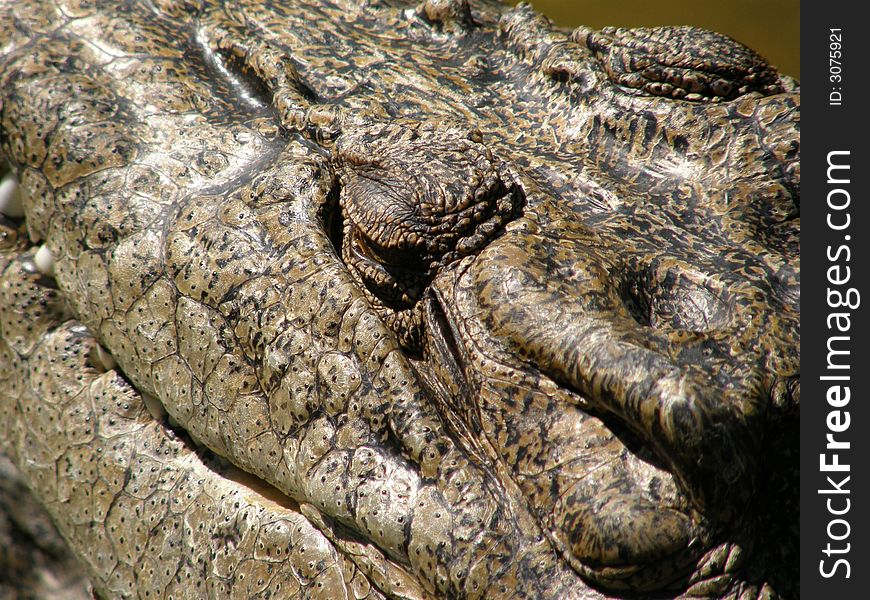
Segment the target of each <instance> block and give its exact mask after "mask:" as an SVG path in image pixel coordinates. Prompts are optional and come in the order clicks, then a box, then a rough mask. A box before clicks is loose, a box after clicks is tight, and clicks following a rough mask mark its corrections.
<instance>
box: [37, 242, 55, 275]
mask: <svg viewBox="0 0 870 600" xmlns="http://www.w3.org/2000/svg"><path fill="white" fill-rule="evenodd" d="M33 262H34V263H35V264H36V268H37V269H38V270H39V272H40V273H42V274H43V275H48V276H49V277H54V257H53V256H52V255H51V250H49V249H48V247H47V246H45V245H44V244H43V245H42V246H40V247H39V250H37V251H36V256H34V257H33Z"/></svg>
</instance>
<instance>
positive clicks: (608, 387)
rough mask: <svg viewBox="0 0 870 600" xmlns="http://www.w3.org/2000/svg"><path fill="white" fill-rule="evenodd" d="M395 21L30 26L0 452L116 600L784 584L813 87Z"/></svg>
mask: <svg viewBox="0 0 870 600" xmlns="http://www.w3.org/2000/svg"><path fill="white" fill-rule="evenodd" d="M399 4H400V3H398V2H396V3H394V2H383V3H380V2H361V3H354V2H350V1H348V0H335V1H334V2H327V1H324V2H313V1H310V0H300V1H299V2H296V3H291V2H286V3H284V2H281V3H266V2H262V1H259V2H253V1H250V2H248V1H237V2H230V1H224V2H205V1H202V2H181V1H179V2H174V1H169V0H164V1H154V2H149V3H138V2H132V1H131V2H125V3H121V4H119V3H115V2H112V3H99V2H98V3H95V4H93V5H92V4H86V3H77V2H73V1H69V2H67V1H59V2H34V3H28V4H25V5H21V4H20V3H16V5H15V8H14V9H13V8H12V6H11V5H10V4H6V5H3V7H2V10H3V15H4V16H3V18H0V28H2V29H0V40H2V43H0V48H3V52H4V54H3V56H2V57H0V91H2V96H0V101H2V107H0V109H2V112H0V143H2V152H3V154H4V156H5V157H6V159H7V160H8V161H9V163H10V164H11V165H12V167H13V169H14V171H15V172H16V173H17V176H18V178H19V181H20V183H21V189H22V192H23V195H24V197H25V211H26V223H25V222H24V221H21V220H12V219H6V218H4V220H3V221H2V223H0V225H2V226H3V228H4V229H3V230H2V231H3V237H2V242H3V245H2V255H0V256H2V262H0V267H2V278H0V362H2V364H8V365H11V368H10V369H8V370H7V371H6V372H4V373H2V374H0V424H2V425H0V449H2V451H3V452H4V453H5V454H6V455H7V456H9V457H10V458H11V460H12V461H13V462H14V463H15V464H16V466H17V468H18V469H19V470H20V473H21V477H22V478H23V479H24V480H25V481H27V483H28V485H29V487H30V488H31V489H32V490H33V492H34V495H35V496H36V497H37V498H38V499H39V501H40V502H42V503H43V504H44V505H45V506H46V508H47V510H48V512H49V514H51V515H52V518H53V519H54V521H55V523H56V524H57V526H58V529H59V530H60V532H61V533H62V535H63V536H64V537H65V539H66V540H67V542H68V544H69V546H70V548H71V550H72V551H73V553H74V554H75V555H77V556H78V557H79V559H80V561H81V563H82V565H83V566H84V568H85V571H86V573H87V576H88V577H89V578H90V580H91V581H92V583H93V585H94V587H95V589H96V590H97V591H98V593H100V594H102V595H104V596H106V597H143V598H144V597H155V596H160V597H162V596H165V597H169V596H170V595H171V596H172V597H175V598H179V597H190V598H201V597H206V596H211V597H228V596H229V597H240V598H247V597H255V596H256V597H258V596H261V595H262V596H264V597H265V596H268V595H272V596H274V595H279V596H281V597H284V596H288V597H292V596H297V595H298V596H306V595H320V596H321V597H325V598H337V597H345V596H346V597H369V596H370V597H375V598H376V597H384V596H385V597H491V598H502V597H504V598H507V597H528V598H589V599H591V598H602V597H613V596H619V597H622V596H629V597H646V596H648V595H650V594H651V595H654V596H665V597H677V596H680V597H683V596H685V597H721V598H760V597H790V596H794V595H796V593H797V592H796V585H797V584H796V581H797V577H796V566H795V563H796V556H797V555H796V547H797V533H796V514H797V513H796V488H794V486H793V483H794V481H795V480H796V479H795V477H794V473H795V472H796V464H797V463H796V458H797V454H796V436H795V435H794V434H795V432H796V424H797V414H798V407H799V367H798V365H799V346H798V341H799V325H798V323H799V266H798V239H799V102H800V96H799V92H798V90H797V89H796V86H795V83H794V82H793V81H791V80H789V79H787V78H783V77H779V76H778V75H777V74H776V72H775V70H774V69H773V68H772V67H770V66H769V65H767V63H766V62H765V61H764V60H763V59H762V58H760V57H758V56H757V55H756V54H755V53H753V52H752V51H750V50H748V49H746V48H744V47H742V46H740V45H739V44H737V43H736V42H733V41H732V40H730V39H728V38H725V37H723V36H719V35H717V34H712V33H710V32H704V31H700V30H696V29H691V28H657V29H652V30H618V29H610V28H608V29H604V30H602V31H600V32H592V31H590V30H588V29H585V28H580V29H578V30H577V31H575V32H573V33H572V34H569V33H567V32H563V31H560V30H558V29H554V28H552V27H551V26H550V25H549V23H548V22H547V21H546V20H545V19H544V18H543V17H540V16H539V15H537V14H535V13H534V12H532V11H531V10H530V9H528V8H527V7H518V8H516V9H508V8H507V7H504V6H500V5H497V4H492V3H489V2H480V3H477V2H475V3H472V4H469V3H468V2H465V1H464V0H429V1H427V2H424V3H423V4H420V5H418V6H413V5H407V6H406V5H401V6H399ZM22 6H23V8H22ZM13 11H14V12H13ZM13 14H14V15H15V18H12V17H11V16H10V15H13ZM35 243H41V244H45V246H46V247H47V248H48V249H50V250H51V252H52V254H53V255H54V257H55V265H54V271H55V273H56V281H55V280H53V279H50V278H48V277H46V276H44V275H41V274H40V273H38V272H37V270H36V269H35V267H34V266H33V260H34V259H33V256H34V253H35V248H34V247H33V244H35ZM97 342H98V343H99V344H101V345H102V346H104V347H105V349H106V350H108V352H110V353H111V355H112V356H113V357H114V358H115V359H116V360H117V363H118V366H117V368H114V369H112V368H110V369H108V370H105V369H104V370H102V371H101V370H100V369H96V368H94V367H93V366H90V365H89V364H88V362H89V360H90V362H94V363H95V364H96V362H95V361H94V360H93V359H92V358H91V359H89V356H92V355H93V354H94V351H93V350H92V349H93V348H94V344H95V343H97ZM156 401H159V403H160V404H162V406H163V407H164V408H165V411H166V412H167V413H168V415H169V417H170V419H166V418H164V417H161V416H160V411H159V410H155V409H154V408H153V407H154V405H155V404H156ZM146 405H150V406H152V409H151V410H150V411H149V410H146ZM199 444H201V446H198V445H199ZM195 447H199V448H200V449H199V450H197V449H195Z"/></svg>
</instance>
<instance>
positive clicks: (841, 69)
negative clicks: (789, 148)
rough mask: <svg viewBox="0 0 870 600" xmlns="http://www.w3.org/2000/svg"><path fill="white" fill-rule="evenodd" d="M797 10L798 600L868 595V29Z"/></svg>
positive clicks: (845, 16) (838, 12) (844, 11)
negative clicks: (799, 220)
mask: <svg viewBox="0 0 870 600" xmlns="http://www.w3.org/2000/svg"><path fill="white" fill-rule="evenodd" d="M865 15H866V11H865V10H864V5H863V3H859V2H854V3H853V2H836V1H833V2H822V1H820V0H814V1H812V2H804V3H803V5H802V11H801V100H802V105H803V108H804V109H805V111H804V112H803V113H802V118H801V146H802V148H801V173H802V182H801V196H802V198H803V202H802V206H801V212H802V231H801V277H802V288H803V292H802V294H801V296H802V306H801V363H802V364H801V379H802V394H801V396H802V402H801V594H802V596H803V597H804V598H810V599H815V598H824V599H832V600H833V599H837V600H840V599H844V600H848V599H852V598H854V599H859V598H861V599H863V598H868V597H870V552H868V544H870V531H868V528H867V522H868V519H867V516H868V511H870V506H868V492H867V490H868V488H870V485H868V484H870V470H868V468H867V464H868V461H870V459H868V454H870V411H868V408H867V407H868V390H870V359H868V353H867V345H868V343H870V332H868V321H870V319H868V314H870V266H868V264H870V250H868V247H870V211H868V209H867V204H868V200H870V198H868V194H867V189H868V186H867V182H868V181H870V162H868V146H870V127H868V125H867V124H868V122H870V102H868V96H867V92H866V88H867V85H866V83H867V79H868V77H870V68H868V64H867V63H868V61H870V32H868V29H867V19H866V17H865Z"/></svg>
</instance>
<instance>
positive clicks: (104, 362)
mask: <svg viewBox="0 0 870 600" xmlns="http://www.w3.org/2000/svg"><path fill="white" fill-rule="evenodd" d="M91 360H92V361H93V363H94V366H95V367H96V368H97V369H99V370H101V371H103V372H105V371H111V370H112V369H114V368H115V367H117V366H118V363H116V362H115V359H114V357H113V356H112V355H111V354H109V353H108V351H107V350H106V349H105V348H103V347H102V346H101V345H100V344H95V345H94V350H93V352H91Z"/></svg>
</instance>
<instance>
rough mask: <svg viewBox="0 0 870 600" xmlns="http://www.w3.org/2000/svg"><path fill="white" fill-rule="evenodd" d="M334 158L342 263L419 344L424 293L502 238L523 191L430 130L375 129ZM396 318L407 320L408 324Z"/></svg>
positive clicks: (450, 133)
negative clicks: (448, 270)
mask: <svg viewBox="0 0 870 600" xmlns="http://www.w3.org/2000/svg"><path fill="white" fill-rule="evenodd" d="M336 150H337V154H338V157H339V159H340V161H341V174H340V180H341V192H340V198H339V204H340V208H341V214H342V216H343V219H344V220H343V226H342V227H343V229H342V244H341V247H342V249H341V254H342V259H343V260H344V262H345V264H346V265H347V266H348V268H349V269H350V271H351V273H352V274H353V275H354V277H355V278H356V279H357V280H358V281H359V283H360V284H361V285H362V286H363V287H364V288H365V289H366V290H367V292H368V293H369V295H370V298H371V299H372V301H373V303H374V305H375V307H376V308H377V309H379V310H380V311H381V312H382V316H384V317H385V320H386V321H387V323H388V325H389V324H390V323H391V322H393V323H395V327H393V329H394V330H395V331H396V333H397V334H398V335H399V338H400V340H402V339H407V340H411V339H417V338H418V337H419V335H418V334H419V331H418V330H419V327H420V326H421V325H422V321H421V319H420V318H419V317H418V316H417V315H418V313H419V311H417V310H416V304H417V302H418V301H419V300H420V298H421V297H422V295H423V292H424V291H425V289H426V286H428V284H429V283H430V282H431V281H432V279H433V278H434V277H435V275H436V274H437V273H438V271H439V270H440V269H442V268H444V267H446V266H447V265H449V264H451V263H453V262H455V261H456V260H458V259H460V258H462V257H463V256H466V255H468V254H471V253H473V252H475V251H477V250H479V249H480V248H482V247H483V246H484V245H485V244H487V243H488V242H489V241H490V240H491V239H493V237H495V236H496V235H498V233H499V232H500V231H501V229H502V228H503V227H504V225H505V224H506V223H507V222H508V221H509V220H511V219H513V218H514V217H516V216H517V215H518V214H519V211H520V208H521V207H522V204H523V201H524V198H523V195H522V191H521V189H520V187H519V185H518V184H517V183H516V181H515V180H514V179H513V176H512V175H509V174H508V170H507V168H506V166H505V165H504V164H503V163H502V162H501V161H500V160H499V159H497V158H496V157H494V156H493V154H492V152H490V151H489V150H488V149H487V148H486V146H484V145H483V144H481V143H479V142H478V141H475V140H474V139H473V136H470V135H469V136H462V135H460V134H459V133H458V132H457V131H456V130H453V129H448V128H444V129H443V130H439V129H438V127H436V126H433V125H431V124H430V125H420V124H418V125H416V126H406V125H398V124H389V125H376V126H372V127H369V128H366V129H363V130H362V131H361V132H359V133H356V134H354V135H353V136H352V137H350V136H348V137H343V138H340V139H339V140H338V141H337V144H336ZM407 311H411V313H407ZM398 313H407V314H405V316H403V317H402V318H401V319H400V321H401V323H399V322H398V321H397V320H396V315H397V314H398ZM412 313H413V314H412ZM409 315H411V316H409ZM407 345H409V346H413V345H414V342H409V344H407Z"/></svg>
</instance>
